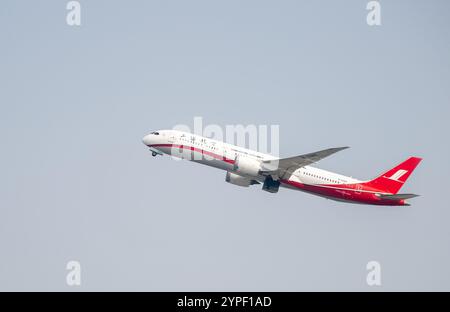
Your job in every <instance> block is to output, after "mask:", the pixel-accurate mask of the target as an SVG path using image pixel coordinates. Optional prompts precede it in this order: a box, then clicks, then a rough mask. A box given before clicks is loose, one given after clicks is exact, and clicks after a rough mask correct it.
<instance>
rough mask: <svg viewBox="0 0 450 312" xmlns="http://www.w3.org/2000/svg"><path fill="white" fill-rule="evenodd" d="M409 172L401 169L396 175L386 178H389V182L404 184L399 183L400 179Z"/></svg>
mask: <svg viewBox="0 0 450 312" xmlns="http://www.w3.org/2000/svg"><path fill="white" fill-rule="evenodd" d="M407 172H408V170H403V169H400V170H398V171H397V172H396V173H394V174H393V175H392V176H390V177H386V176H385V178H387V179H389V180H394V181H397V182H400V183H403V182H402V181H399V179H400V178H401V177H402V176H404V175H405V174H406V173H407Z"/></svg>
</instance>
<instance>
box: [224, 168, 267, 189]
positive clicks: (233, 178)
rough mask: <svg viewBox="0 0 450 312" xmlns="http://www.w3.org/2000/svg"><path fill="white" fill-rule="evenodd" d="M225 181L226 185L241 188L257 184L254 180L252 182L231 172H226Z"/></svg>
mask: <svg viewBox="0 0 450 312" xmlns="http://www.w3.org/2000/svg"><path fill="white" fill-rule="evenodd" d="M225 181H227V182H228V183H231V184H234V185H239V186H243V187H249V186H250V185H253V184H259V182H258V181H256V180H252V179H249V178H246V177H243V176H240V175H238V174H236V173H232V172H227V175H226V177H225Z"/></svg>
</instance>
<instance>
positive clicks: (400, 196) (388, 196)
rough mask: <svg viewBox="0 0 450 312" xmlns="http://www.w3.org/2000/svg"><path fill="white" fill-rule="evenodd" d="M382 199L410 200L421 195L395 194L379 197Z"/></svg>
mask: <svg viewBox="0 0 450 312" xmlns="http://www.w3.org/2000/svg"><path fill="white" fill-rule="evenodd" d="M379 196H380V198H382V199H391V200H401V199H410V198H413V197H417V196H419V195H416V194H394V195H383V194H382V195H379Z"/></svg>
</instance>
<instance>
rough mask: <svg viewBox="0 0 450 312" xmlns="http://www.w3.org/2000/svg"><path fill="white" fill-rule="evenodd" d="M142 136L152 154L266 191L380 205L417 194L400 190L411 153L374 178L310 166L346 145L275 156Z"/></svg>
mask: <svg viewBox="0 0 450 312" xmlns="http://www.w3.org/2000/svg"><path fill="white" fill-rule="evenodd" d="M142 140H143V143H144V144H145V145H146V146H148V148H149V149H150V151H151V152H152V155H153V156H157V155H164V154H167V155H172V156H175V157H178V158H182V159H188V160H192V161H194V162H197V163H200V164H204V165H208V166H211V167H215V168H219V169H222V170H225V171H226V176H225V181H226V182H228V183H231V184H234V185H238V186H241V187H249V186H250V185H255V184H261V183H262V189H263V190H264V191H267V192H270V193H277V192H278V190H279V188H280V186H282V187H285V188H288V189H293V190H300V191H304V192H307V193H310V194H314V195H318V196H321V197H324V198H327V199H332V200H335V201H341V202H348V203H357V204H369V205H383V206H410V204H409V203H407V202H406V200H408V199H411V198H413V197H416V196H419V195H416V194H399V193H398V191H399V190H400V188H401V187H402V186H403V185H404V183H405V182H406V180H407V179H408V177H409V176H410V175H411V173H412V172H413V170H414V169H415V168H416V167H417V165H418V164H419V163H420V161H421V160H422V159H421V158H419V157H410V158H408V159H407V160H405V161H404V162H402V163H400V164H399V165H397V166H395V167H394V168H392V169H390V170H388V171H386V172H385V173H383V174H381V175H379V176H378V177H376V178H375V179H373V180H368V181H361V180H357V179H354V178H352V177H347V176H344V175H341V174H337V173H333V172H330V171H326V170H322V169H319V168H316V167H312V166H310V165H311V164H313V163H316V162H318V161H319V160H321V159H323V158H325V157H328V156H330V155H332V154H334V153H336V152H339V151H342V150H344V149H347V148H348V147H337V148H329V149H325V150H321V151H318V152H314V153H309V154H304V155H299V156H294V157H288V158H278V157H274V156H272V155H269V154H264V153H260V152H256V151H252V150H249V149H246V148H242V147H239V146H235V145H232V144H228V143H225V142H221V141H217V140H213V139H210V138H207V137H202V136H199V135H195V134H192V133H188V132H183V131H178V130H159V131H154V132H151V133H150V134H148V135H146V136H145V137H144V138H143V139H142Z"/></svg>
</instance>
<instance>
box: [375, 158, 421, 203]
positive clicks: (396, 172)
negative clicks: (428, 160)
mask: <svg viewBox="0 0 450 312" xmlns="http://www.w3.org/2000/svg"><path fill="white" fill-rule="evenodd" d="M421 160H422V158H418V157H410V158H408V159H407V160H405V161H404V162H402V163H401V164H399V165H398V166H396V167H394V168H392V169H391V170H389V171H387V172H385V173H383V174H382V175H380V176H379V177H378V178H376V179H373V180H372V181H370V182H367V184H368V185H370V186H371V187H374V188H376V189H379V190H380V191H383V192H387V193H391V194H397V192H398V191H399V190H400V188H401V187H402V186H403V184H404V183H405V182H406V180H407V179H408V177H409V176H410V175H411V173H412V172H413V171H414V169H415V168H416V167H417V165H418V164H419V163H420V161H421Z"/></svg>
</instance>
